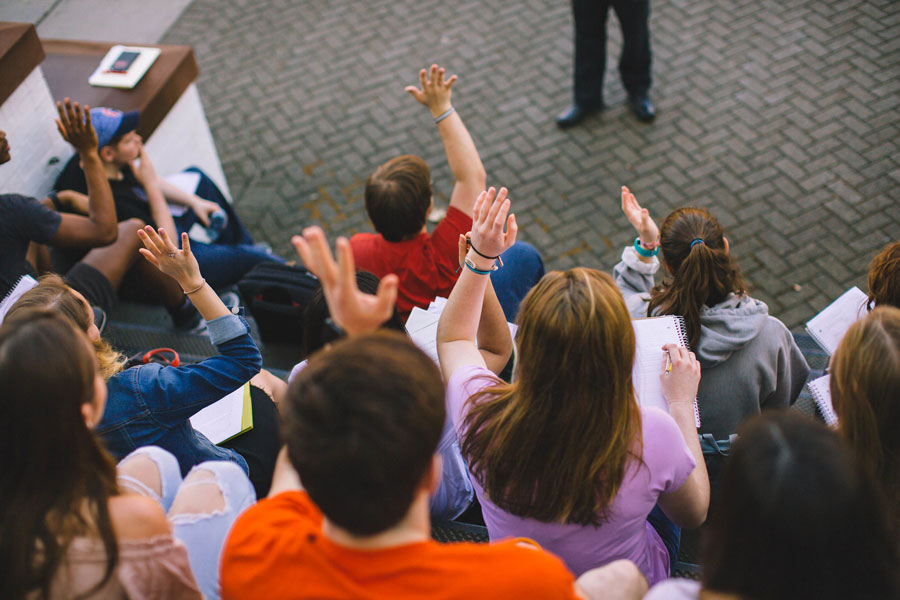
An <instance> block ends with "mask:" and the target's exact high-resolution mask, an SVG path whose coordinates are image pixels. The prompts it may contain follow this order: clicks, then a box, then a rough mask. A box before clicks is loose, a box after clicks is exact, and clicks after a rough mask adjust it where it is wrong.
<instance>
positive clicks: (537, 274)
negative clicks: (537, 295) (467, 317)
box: [491, 242, 544, 323]
mask: <svg viewBox="0 0 900 600" xmlns="http://www.w3.org/2000/svg"><path fill="white" fill-rule="evenodd" d="M501 257H502V258H503V267H501V268H500V269H497V270H496V271H494V272H493V273H491V283H492V284H493V286H494V291H495V292H497V298H498V299H499V300H500V306H502V307H503V314H505V315H506V320H507V321H509V322H510V323H513V322H515V320H516V314H517V313H518V312H519V304H520V303H521V302H522V299H523V298H524V297H525V294H527V293H528V291H529V290H530V289H531V288H533V287H534V285H535V284H536V283H537V282H538V281H540V280H541V277H543V276H544V261H543V260H541V255H540V253H539V252H538V251H537V250H536V249H535V247H534V246H532V245H531V244H529V243H527V242H516V243H515V244H513V245H512V247H510V248H509V250H507V251H506V252H504V253H503V254H502V255H501Z"/></svg>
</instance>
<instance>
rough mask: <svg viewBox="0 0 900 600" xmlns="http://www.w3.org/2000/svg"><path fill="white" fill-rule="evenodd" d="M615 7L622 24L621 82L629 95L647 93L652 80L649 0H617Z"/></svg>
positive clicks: (614, 3) (644, 94) (643, 94)
mask: <svg viewBox="0 0 900 600" xmlns="http://www.w3.org/2000/svg"><path fill="white" fill-rule="evenodd" d="M613 9H614V10H615V11H616V16H617V17H618V18H619V22H620V23H621V24H622V56H621V58H620V59H619V74H620V75H621V76H622V85H623V86H624V87H625V91H627V92H628V94H629V95H630V96H646V95H647V92H649V91H650V82H651V76H650V61H651V57H652V55H651V52H650V0H614V1H613Z"/></svg>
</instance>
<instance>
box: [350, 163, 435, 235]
mask: <svg viewBox="0 0 900 600" xmlns="http://www.w3.org/2000/svg"><path fill="white" fill-rule="evenodd" d="M365 196H366V212H367V213H368V215H369V219H371V220H372V224H373V225H374V226H375V231H377V232H378V233H380V234H381V235H382V236H383V237H384V239H386V240H387V241H389V242H401V241H403V240H404V239H406V238H408V237H410V236H413V235H415V234H417V233H418V232H419V231H421V229H422V227H423V226H424V225H425V218H426V217H427V216H428V207H429V206H431V171H430V170H429V169H428V165H427V164H425V161H424V160H422V159H421V158H419V157H418V156H413V155H412V154H406V155H404V156H398V157H397V158H392V159H391V160H389V161H387V162H386V163H384V164H383V165H381V166H380V167H378V168H377V169H375V172H374V173H372V174H371V175H370V176H369V179H368V180H367V181H366V193H365Z"/></svg>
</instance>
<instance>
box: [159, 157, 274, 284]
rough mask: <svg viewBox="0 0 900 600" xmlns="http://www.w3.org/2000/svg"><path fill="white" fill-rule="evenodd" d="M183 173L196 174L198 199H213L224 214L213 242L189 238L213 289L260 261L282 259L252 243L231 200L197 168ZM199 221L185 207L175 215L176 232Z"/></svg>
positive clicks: (201, 269)
mask: <svg viewBox="0 0 900 600" xmlns="http://www.w3.org/2000/svg"><path fill="white" fill-rule="evenodd" d="M185 171H187V172H191V173H197V174H198V175H200V183H199V184H198V185H197V190H196V192H195V193H196V194H197V195H198V196H200V197H201V198H204V199H206V200H209V201H211V202H215V203H216V204H218V205H219V206H221V207H222V209H223V210H224V211H225V214H227V215H228V223H227V224H226V225H225V229H224V230H222V233H221V234H220V235H219V237H218V239H217V240H216V241H215V243H213V244H204V243H203V242H195V241H191V250H192V251H193V253H194V256H196V257H197V263H198V264H199V265H200V272H201V273H203V277H204V278H206V281H208V282H209V284H210V285H211V286H212V287H213V288H215V289H217V290H221V289H222V288H227V287H230V286H232V285H234V284H236V283H237V282H238V281H239V280H240V279H241V277H243V276H244V274H246V273H247V271H249V270H250V269H252V268H253V267H254V266H255V265H257V264H259V263H261V262H268V261H272V260H274V261H278V262H284V259H283V258H281V257H280V256H276V255H274V254H272V253H271V252H269V251H268V250H266V249H265V248H261V247H258V246H255V245H254V244H253V237H252V236H251V235H250V232H249V231H247V228H246V227H244V224H243V223H241V220H240V218H239V217H238V215H237V213H236V212H235V211H234V207H233V206H231V203H229V202H228V200H226V199H225V196H224V195H223V194H222V191H221V190H220V189H219V188H218V186H216V184H215V183H214V182H213V180H212V179H210V178H209V177H207V176H206V174H205V173H204V172H203V171H201V170H200V169H198V168H197V167H190V168H189V169H185ZM198 221H199V219H198V217H197V215H196V214H194V211H192V210H187V211H185V212H184V214H183V215H181V216H180V217H177V218H175V225H176V227H178V233H179V235H180V234H181V233H182V232H184V231H189V230H190V228H191V227H192V226H193V225H194V223H197V222H198Z"/></svg>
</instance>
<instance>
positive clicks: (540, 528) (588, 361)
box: [437, 188, 709, 584]
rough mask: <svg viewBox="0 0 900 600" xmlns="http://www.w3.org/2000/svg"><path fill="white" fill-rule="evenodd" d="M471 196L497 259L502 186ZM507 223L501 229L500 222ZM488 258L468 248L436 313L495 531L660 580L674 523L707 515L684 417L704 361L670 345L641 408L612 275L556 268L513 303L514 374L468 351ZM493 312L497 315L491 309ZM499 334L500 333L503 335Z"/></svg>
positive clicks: (582, 564) (478, 232)
mask: <svg viewBox="0 0 900 600" xmlns="http://www.w3.org/2000/svg"><path fill="white" fill-rule="evenodd" d="M494 194H495V190H494V188H491V189H490V190H489V191H487V192H483V193H482V194H481V195H480V196H479V198H478V200H477V201H476V203H475V218H474V224H473V227H472V243H473V244H474V245H475V246H477V247H478V248H484V249H485V250H487V252H486V253H487V254H489V255H494V256H496V255H498V254H500V253H501V252H502V251H503V250H504V249H505V248H507V247H509V245H510V244H512V242H513V241H514V240H515V237H516V231H517V228H516V224H515V219H514V217H513V216H512V215H509V217H507V214H508V212H509V207H510V202H509V199H507V198H506V189H505V188H501V190H500V192H499V193H497V195H496V201H495V197H494ZM504 226H506V231H504ZM490 267H491V261H488V260H485V259H484V258H482V257H481V256H478V255H476V254H475V253H474V252H470V253H469V255H468V257H467V261H466V269H465V270H464V271H463V273H462V275H460V278H459V281H458V282H457V284H456V287H454V288H453V292H452V293H451V294H450V298H449V299H448V301H447V305H446V307H444V312H443V313H442V314H441V318H440V321H439V322H438V331H437V349H438V356H439V357H440V362H441V370H442V372H443V374H444V379H445V380H446V381H447V406H448V411H449V413H450V416H451V418H452V419H453V423H454V425H455V427H456V430H457V434H458V436H459V439H460V445H461V447H462V454H463V457H464V458H465V459H466V460H467V462H468V465H469V473H470V474H471V476H472V481H473V482H474V483H475V491H476V494H477V496H478V500H479V502H480V503H481V507H482V511H483V514H484V521H485V523H486V524H487V528H488V532H489V533H490V535H491V539H502V538H505V537H509V536H526V537H529V538H531V539H534V540H536V541H538V542H539V543H540V544H542V545H543V546H544V547H546V548H547V549H548V550H549V551H551V552H553V553H554V554H556V555H557V556H559V557H560V558H562V559H563V560H564V561H565V562H566V565H568V567H569V568H570V569H571V570H572V571H573V572H575V573H576V574H578V573H582V572H584V571H587V570H588V569H591V568H593V567H597V566H600V565H603V564H606V563H608V562H610V561H612V560H615V559H621V558H625V559H628V560H631V561H633V562H634V563H636V564H637V566H638V567H639V568H640V570H641V572H642V573H643V574H644V576H645V577H646V578H647V579H648V580H649V581H650V583H651V584H653V583H656V582H657V581H660V580H662V579H664V578H666V577H667V576H668V574H669V571H670V566H671V564H672V563H674V561H675V557H676V556H677V553H678V543H679V537H680V529H679V527H698V526H699V525H700V524H702V523H703V521H704V519H705V518H706V510H707V506H708V504H709V482H708V480H707V475H706V468H705V466H704V463H703V460H702V454H701V452H700V445H699V440H698V438H697V429H696V426H695V424H694V416H693V400H694V397H695V395H696V391H697V383H698V382H699V381H700V367H699V365H698V364H697V360H696V358H695V357H694V355H693V354H692V353H690V352H688V351H687V350H685V349H684V348H681V347H678V346H675V345H667V346H665V347H664V348H663V349H661V350H660V352H659V358H660V361H661V366H660V371H661V372H662V370H663V368H664V367H665V366H666V365H665V356H666V353H667V354H668V356H669V357H670V359H671V364H672V368H671V372H670V373H669V374H667V375H666V376H664V377H662V384H663V386H662V391H663V395H664V397H665V400H666V402H667V404H668V407H669V414H667V413H666V412H665V411H662V410H659V409H656V408H647V407H644V408H642V407H639V406H638V404H637V402H636V401H635V397H634V386H633V383H632V380H631V371H632V365H633V363H634V358H635V340H634V330H633V328H632V326H631V319H630V318H629V315H628V311H627V309H626V308H625V302H624V301H623V299H622V295H621V294H620V293H619V291H618V289H617V288H616V286H615V283H614V282H613V281H612V278H611V277H610V276H609V275H607V274H605V273H602V272H600V271H597V270H594V269H585V268H575V269H571V270H569V271H565V272H561V271H552V272H550V273H548V274H547V275H545V276H544V277H543V279H541V281H540V282H539V283H538V284H537V285H536V286H535V287H534V288H533V289H532V290H531V291H530V292H529V293H528V295H527V296H526V297H525V299H524V300H523V301H522V307H521V309H520V311H519V317H518V321H517V322H518V325H519V329H518V333H517V335H516V339H517V346H518V354H517V366H516V369H515V371H516V376H514V379H513V381H512V383H505V382H503V381H500V380H498V379H497V378H496V377H495V376H494V375H493V374H492V373H491V372H490V371H489V370H488V369H486V368H485V363H484V359H483V358H482V355H481V354H480V353H479V351H478V346H479V344H480V341H481V339H480V338H479V337H478V335H477V333H476V332H477V331H478V327H479V321H483V320H485V316H484V314H483V312H482V297H483V296H484V287H485V286H486V285H487V278H486V277H485V276H484V275H485V274H486V273H488V272H490ZM488 318H492V319H494V320H497V317H488ZM508 335H509V334H508V333H507V336H508Z"/></svg>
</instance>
